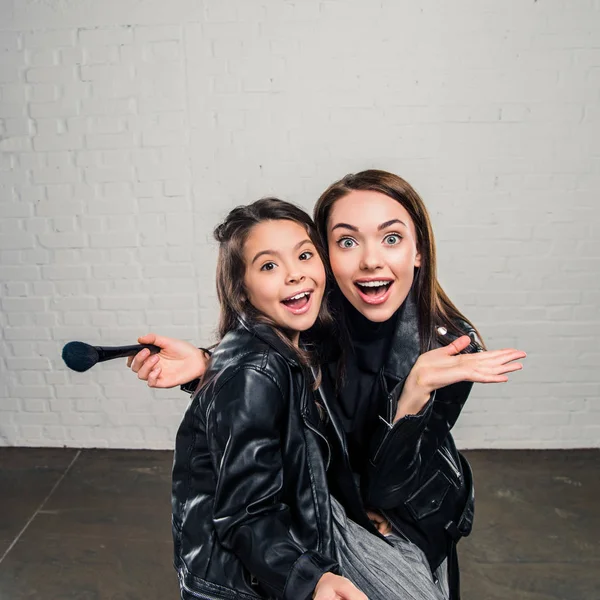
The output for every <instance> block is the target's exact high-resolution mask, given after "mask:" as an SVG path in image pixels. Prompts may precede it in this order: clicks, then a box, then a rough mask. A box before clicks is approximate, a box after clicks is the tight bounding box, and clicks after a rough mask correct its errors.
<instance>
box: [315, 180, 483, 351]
mask: <svg viewBox="0 0 600 600" xmlns="http://www.w3.org/2000/svg"><path fill="white" fill-rule="evenodd" d="M355 190H369V191H373V192H379V193H381V194H385V195H386V196H388V197H390V198H392V199H393V200H396V202H398V203H400V204H401V205H402V206H403V207H404V208H405V209H406V210H407V212H408V214H409V215H410V218H411V219H412V221H413V223H414V225H415V229H416V233H417V249H418V251H419V252H420V254H421V266H420V267H419V268H417V269H416V273H415V280H414V282H413V287H414V289H415V292H416V299H417V305H418V310H419V335H420V340H421V352H426V351H427V350H429V349H430V348H431V347H432V342H433V341H434V339H435V338H436V328H437V327H438V326H442V325H443V326H444V327H445V328H446V329H447V330H448V331H449V332H451V333H453V334H454V335H464V334H465V333H466V330H468V329H473V330H474V331H475V332H476V333H477V336H478V337H479V338H480V336H479V332H478V331H477V329H476V328H475V327H474V326H473V324H472V323H471V322H470V321H469V320H468V319H467V318H466V317H465V316H464V315H463V314H462V313H461V312H460V311H459V310H458V308H456V306H455V305H454V304H453V303H452V301H451V300H450V298H448V296H447V295H446V293H445V292H444V290H443V289H442V286H441V285H440V283H439V281H438V279H437V268H436V253H435V240H434V237H433V230H432V228H431V221H430V219H429V214H428V213H427V209H426V208H425V204H424V203H423V200H421V197H420V196H419V194H417V192H416V191H415V190H414V188H413V187H412V186H411V185H410V184H409V183H408V182H407V181H405V180H404V179H402V178H401V177H399V176H398V175H394V174H393V173H388V172H386V171H379V170H375V169H371V170H368V171H362V172H360V173H356V174H350V175H346V176H345V177H344V178H342V179H340V180H339V181H336V182H335V183H333V184H332V185H330V186H329V187H328V188H327V189H326V190H325V192H323V194H322V195H321V197H320V198H319V200H318V202H317V204H316V205H315V208H314V213H313V215H314V221H315V225H316V227H317V232H318V234H319V237H320V239H321V243H322V245H323V247H324V248H325V251H326V252H327V257H328V258H329V251H328V246H327V224H328V220H329V215H330V213H331V209H332V207H333V205H334V204H335V202H337V200H339V199H340V198H343V197H344V196H346V195H347V194H349V193H350V192H352V191H355ZM365 210H368V208H367V207H365ZM480 339H481V338H480ZM439 341H440V342H441V343H442V344H446V343H447V341H444V340H443V339H439Z"/></svg>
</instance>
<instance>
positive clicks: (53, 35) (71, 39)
mask: <svg viewBox="0 0 600 600" xmlns="http://www.w3.org/2000/svg"><path fill="white" fill-rule="evenodd" d="M74 44H75V32H74V31H72V30H68V29H59V30H54V31H42V30H36V31H32V32H26V33H25V34H24V35H23V46H24V47H25V48H28V49H35V48H47V47H60V46H73V45H74Z"/></svg>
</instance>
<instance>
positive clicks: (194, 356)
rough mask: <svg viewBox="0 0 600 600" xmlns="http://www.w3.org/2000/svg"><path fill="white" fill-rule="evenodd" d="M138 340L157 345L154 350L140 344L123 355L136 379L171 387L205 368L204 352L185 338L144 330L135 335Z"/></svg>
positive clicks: (141, 342) (198, 373)
mask: <svg viewBox="0 0 600 600" xmlns="http://www.w3.org/2000/svg"><path fill="white" fill-rule="evenodd" d="M138 342H139V343H140V344H155V345H156V346H160V348H161V351H160V352H159V353H158V354H152V355H151V354H150V350H148V349H146V348H144V349H143V350H140V352H138V353H137V354H136V355H135V356H130V357H129V358H128V359H127V366H128V367H131V370H132V371H133V372H134V373H137V374H138V379H141V380H143V381H147V382H148V387H156V388H171V387H175V386H177V385H182V384H184V383H187V382H188V381H192V380H194V379H196V378H197V377H201V376H202V375H203V374H204V371H206V365H207V363H208V356H206V354H205V353H204V352H203V351H202V350H200V349H199V348H196V347H195V346H193V345H192V344H190V343H189V342H185V341H184V340H178V339H175V338H168V337H162V336H160V335H156V334H155V333H148V334H146V335H144V336H142V337H140V338H138Z"/></svg>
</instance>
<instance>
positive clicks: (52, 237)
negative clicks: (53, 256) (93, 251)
mask: <svg viewBox="0 0 600 600" xmlns="http://www.w3.org/2000/svg"><path fill="white" fill-rule="evenodd" d="M39 240H40V244H41V245H42V246H43V247H44V248H84V247H85V246H87V236H86V235H85V234H84V233H77V232H75V233H44V234H42V235H40V236H39Z"/></svg>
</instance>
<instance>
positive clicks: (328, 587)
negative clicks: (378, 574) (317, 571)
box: [313, 573, 369, 600]
mask: <svg viewBox="0 0 600 600" xmlns="http://www.w3.org/2000/svg"><path fill="white" fill-rule="evenodd" d="M313 600H369V599H368V598H367V597H366V596H365V594H363V593H362V592H361V591H360V590H359V589H358V588H357V587H356V586H355V585H354V584H353V583H352V582H351V581H350V580H349V579H346V578H345V577H340V576H339V575H334V574H333V573H325V574H323V575H321V579H319V582H318V583H317V585H316V587H315V591H314V593H313Z"/></svg>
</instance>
